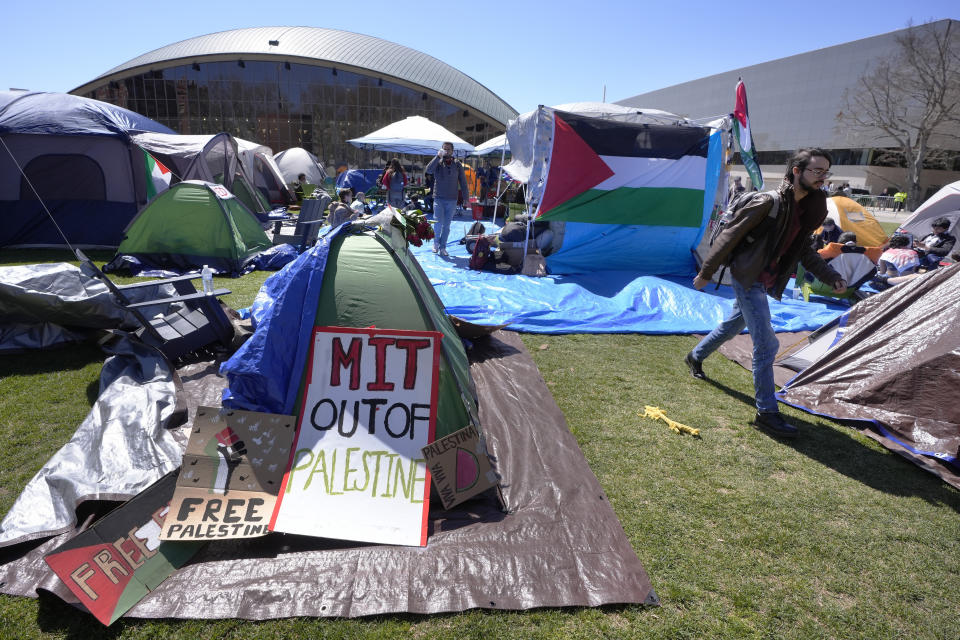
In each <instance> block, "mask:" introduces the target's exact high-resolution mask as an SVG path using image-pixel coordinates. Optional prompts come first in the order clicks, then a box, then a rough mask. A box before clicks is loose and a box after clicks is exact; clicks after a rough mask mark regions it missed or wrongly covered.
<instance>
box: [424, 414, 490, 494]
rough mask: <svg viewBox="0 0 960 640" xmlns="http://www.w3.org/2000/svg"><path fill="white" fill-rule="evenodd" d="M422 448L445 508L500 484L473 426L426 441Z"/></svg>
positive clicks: (432, 479)
mask: <svg viewBox="0 0 960 640" xmlns="http://www.w3.org/2000/svg"><path fill="white" fill-rule="evenodd" d="M422 452H423V458H424V460H425V461H426V463H427V468H429V469H430V479H431V481H432V482H433V487H434V489H436V491H437V495H439V496H440V501H441V502H443V508H444V509H449V508H450V507H452V506H454V505H457V504H460V503H461V502H463V501H464V500H467V499H469V498H472V497H473V496H475V495H477V494H479V493H483V492H484V491H486V490H487V489H489V488H490V487H495V486H497V485H498V484H499V478H498V477H497V474H496V472H495V471H494V470H493V469H492V468H491V467H490V459H489V458H488V457H487V447H486V444H485V443H484V440H483V438H481V437H480V432H479V431H477V429H476V428H475V427H473V426H469V427H466V428H464V429H460V430H459V431H456V432H454V433H451V434H450V435H448V436H444V437H443V438H440V439H439V440H437V441H435V442H432V443H430V444H428V445H427V446H425V447H424V448H423V449H422Z"/></svg>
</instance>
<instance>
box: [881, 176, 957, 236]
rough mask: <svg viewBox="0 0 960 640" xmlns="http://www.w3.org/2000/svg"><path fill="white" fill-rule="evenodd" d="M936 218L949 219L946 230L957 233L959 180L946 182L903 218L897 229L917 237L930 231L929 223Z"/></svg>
mask: <svg viewBox="0 0 960 640" xmlns="http://www.w3.org/2000/svg"><path fill="white" fill-rule="evenodd" d="M937 218H946V219H947V220H949V221H950V228H949V229H947V232H948V233H952V234H953V235H957V228H958V224H957V223H958V221H960V181H957V182H954V183H951V184H948V185H947V186H945V187H944V188H942V189H940V191H937V192H936V193H935V194H933V195H932V196H930V199H929V200H927V201H926V202H924V203H923V204H922V205H920V206H919V207H918V208H917V210H916V211H914V212H913V215H912V216H910V217H909V218H907V219H906V220H904V222H903V224H901V225H900V227H899V228H898V229H897V231H898V232H901V233H910V234H913V236H914V237H915V238H917V239H919V238H922V237H923V236H925V235H927V234H928V233H930V223H931V222H933V221H934V220H936V219H937Z"/></svg>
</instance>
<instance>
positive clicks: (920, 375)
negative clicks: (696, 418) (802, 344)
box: [781, 264, 960, 487]
mask: <svg viewBox="0 0 960 640" xmlns="http://www.w3.org/2000/svg"><path fill="white" fill-rule="evenodd" d="M958 314H960V264H954V265H951V266H949V267H944V268H941V269H937V270H935V271H932V272H930V273H927V274H925V275H924V276H922V277H920V278H916V279H914V280H911V281H909V282H906V283H904V284H901V285H898V286H896V287H893V288H891V289H888V290H887V291H884V292H883V293H881V294H879V295H876V296H873V297H870V298H867V299H866V300H863V301H861V302H859V303H858V304H857V305H856V306H854V307H853V308H852V309H851V310H850V312H849V313H848V314H847V315H846V316H844V318H843V319H842V320H841V322H840V324H839V326H841V327H843V335H842V337H841V338H840V340H839V341H838V342H837V343H836V344H834V345H833V346H831V347H829V348H828V349H826V351H825V352H824V353H823V354H822V355H820V356H819V357H817V358H816V359H815V360H814V361H813V362H812V363H811V364H810V365H809V366H808V367H806V368H805V369H804V370H803V371H802V372H801V373H799V374H798V375H797V376H796V377H795V378H794V379H793V380H791V381H790V382H789V383H788V384H787V385H786V386H785V387H784V389H783V391H782V392H781V400H782V401H784V402H786V403H787V404H790V405H793V406H796V407H798V408H800V409H804V410H806V411H810V412H811V413H817V414H821V415H827V416H831V417H834V418H840V419H854V420H866V421H870V422H871V423H872V424H873V426H874V427H875V429H876V431H875V434H874V436H875V437H876V438H877V440H879V441H880V442H882V443H883V444H884V445H886V446H888V447H890V448H891V449H893V450H895V451H897V452H899V453H901V454H903V455H905V456H906V457H908V458H910V459H911V460H914V461H915V462H917V463H918V464H920V465H921V466H923V467H924V468H926V469H928V470H930V471H932V472H934V473H936V474H937V475H939V476H940V477H942V478H943V479H944V480H946V481H947V482H949V483H950V484H952V485H954V486H956V487H960V460H958V452H960V403H957V401H956V396H957V389H960V324H958V323H957V316H958ZM826 333H827V335H829V332H826Z"/></svg>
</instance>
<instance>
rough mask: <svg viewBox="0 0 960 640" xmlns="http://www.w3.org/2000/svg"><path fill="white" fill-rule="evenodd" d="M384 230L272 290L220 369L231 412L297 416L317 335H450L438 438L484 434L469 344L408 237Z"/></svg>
mask: <svg viewBox="0 0 960 640" xmlns="http://www.w3.org/2000/svg"><path fill="white" fill-rule="evenodd" d="M384 219H385V220H389V217H385V218H384ZM384 227H385V228H386V229H387V231H370V230H367V231H355V230H354V229H353V228H352V227H351V225H350V224H344V225H341V226H340V227H338V228H337V229H335V230H332V231H331V232H329V233H328V234H327V235H325V236H324V237H323V238H321V239H320V241H319V242H318V243H317V245H316V246H315V247H313V248H312V249H310V250H309V251H307V252H306V253H304V254H302V255H301V256H300V257H299V258H297V259H296V260H295V261H294V262H292V263H290V264H289V265H287V266H286V267H284V269H283V270H281V271H280V272H278V273H276V274H275V275H273V276H271V277H270V278H268V279H267V281H266V282H264V284H263V287H261V289H260V292H259V293H258V294H257V299H256V301H255V302H254V306H253V308H252V309H251V314H252V316H253V319H254V321H255V322H256V331H255V332H254V335H253V337H252V338H250V340H248V341H247V342H246V343H244V345H243V346H242V347H241V348H240V349H239V350H238V351H237V352H236V354H234V356H233V357H232V358H230V360H228V361H227V362H226V363H224V365H223V367H222V368H221V373H223V374H225V375H226V376H227V379H228V380H229V385H230V386H229V390H228V393H227V394H226V395H225V397H224V406H231V407H234V408H237V409H247V410H251V411H266V412H271V413H282V414H286V415H290V414H293V413H294V412H295V411H296V410H297V406H296V403H297V396H298V392H299V390H300V387H301V379H302V376H303V375H305V372H304V362H305V359H306V356H307V353H308V352H309V348H308V345H309V341H310V334H311V332H312V330H313V327H314V326H337V327H371V326H376V327H381V328H387V329H410V330H428V331H439V332H442V333H443V340H442V345H441V347H442V355H441V359H440V383H439V389H438V398H439V408H438V414H437V430H436V437H437V438H441V437H443V436H445V435H448V434H450V433H453V432H454V431H457V430H459V429H462V428H463V427H466V426H467V425H470V424H473V425H475V426H478V427H479V419H478V417H477V401H476V393H475V390H474V386H473V381H472V380H471V378H470V372H469V366H468V363H467V355H466V351H465V350H464V347H463V343H462V342H461V341H460V338H459V337H458V336H457V333H456V330H455V329H454V327H453V324H452V323H451V322H450V319H449V318H448V317H447V315H446V311H445V310H444V307H443V303H442V302H440V298H439V297H438V296H437V294H436V292H435V291H434V289H433V287H432V286H431V285H430V281H429V279H428V278H427V276H426V275H425V274H424V273H423V271H422V270H421V268H420V265H419V263H418V262H417V260H416V258H414V257H413V256H412V255H411V254H410V253H409V251H408V249H407V245H406V241H405V240H404V239H403V236H402V235H401V234H400V232H399V231H398V230H397V229H395V228H394V227H393V226H392V225H390V224H389V222H387V223H386V224H385V225H384Z"/></svg>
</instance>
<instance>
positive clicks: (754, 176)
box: [733, 78, 763, 191]
mask: <svg viewBox="0 0 960 640" xmlns="http://www.w3.org/2000/svg"><path fill="white" fill-rule="evenodd" d="M733 135H734V137H736V139H737V145H739V147H740V159H741V160H742V161H743V166H744V167H745V168H746V169H747V173H749V174H750V180H752V181H753V186H754V187H756V188H757V190H758V191H762V190H763V174H762V173H761V172H760V165H758V164H757V157H756V155H757V150H756V148H755V147H754V146H753V136H752V135H751V133H750V116H749V115H748V113H747V89H746V87H744V86H743V80H740V79H739V78H738V79H737V104H736V106H735V107H734V108H733Z"/></svg>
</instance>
